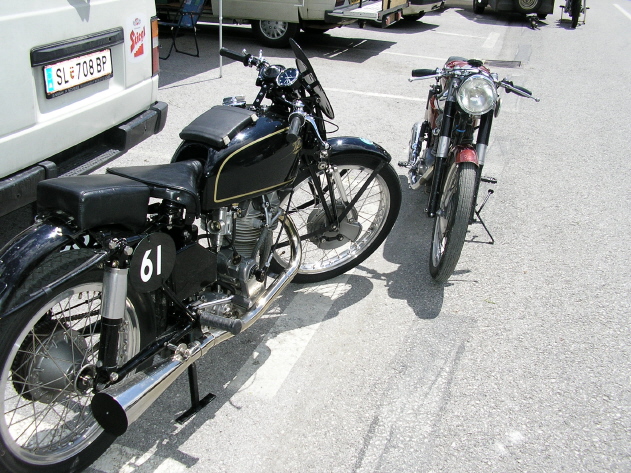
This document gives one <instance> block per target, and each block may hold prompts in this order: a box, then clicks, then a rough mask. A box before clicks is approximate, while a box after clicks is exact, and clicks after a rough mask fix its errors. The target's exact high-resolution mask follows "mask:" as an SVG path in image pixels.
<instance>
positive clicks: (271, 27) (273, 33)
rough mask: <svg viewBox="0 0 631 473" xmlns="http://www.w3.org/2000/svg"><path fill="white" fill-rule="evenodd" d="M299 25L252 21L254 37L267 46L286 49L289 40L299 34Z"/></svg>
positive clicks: (285, 22) (284, 22) (283, 22)
mask: <svg viewBox="0 0 631 473" xmlns="http://www.w3.org/2000/svg"><path fill="white" fill-rule="evenodd" d="M299 29H300V28H299V26H298V23H289V22H287V21H270V20H256V21H252V31H253V32H254V36H256V37H257V39H258V40H259V41H260V42H261V43H263V44H264V45H265V46H269V47H272V48H286V47H287V46H289V40H290V39H291V38H294V37H295V36H296V34H298V30H299Z"/></svg>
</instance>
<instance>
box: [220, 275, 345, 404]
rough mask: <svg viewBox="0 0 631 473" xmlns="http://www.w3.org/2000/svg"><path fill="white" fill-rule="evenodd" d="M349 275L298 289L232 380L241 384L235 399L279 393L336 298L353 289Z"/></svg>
mask: <svg viewBox="0 0 631 473" xmlns="http://www.w3.org/2000/svg"><path fill="white" fill-rule="evenodd" d="M348 276H349V274H348V273H347V274H345V275H344V276H340V278H338V279H336V280H335V281H336V282H332V283H328V284H320V285H314V286H306V287H304V288H301V289H299V290H298V292H300V293H301V294H300V295H299V296H298V297H296V298H295V299H294V300H293V301H292V302H291V303H290V304H289V306H288V307H287V309H286V311H285V314H279V316H278V320H277V321H276V323H275V324H274V327H272V329H271V330H270V331H269V332H268V334H267V335H266V336H265V338H264V339H263V341H262V342H261V343H260V344H259V346H258V347H256V350H254V353H253V355H252V358H250V359H249V360H248V361H247V362H246V363H245V364H244V365H243V366H242V367H241V369H240V370H239V372H238V373H237V375H236V376H235V378H234V380H233V381H232V382H231V383H230V384H233V385H235V386H236V387H237V388H238V392H237V393H235V394H234V395H233V399H238V398H239V397H241V396H253V397H256V398H258V399H267V400H269V399H272V398H273V397H274V396H275V395H276V393H277V392H278V390H279V389H280V387H281V386H282V384H283V383H284V382H285V379H286V378H287V376H288V375H289V372H290V371H291V369H292V368H293V367H294V365H295V364H296V362H297V361H298V360H299V359H300V357H301V356H302V353H303V352H304V350H305V348H307V345H308V344H309V342H310V341H311V338H312V337H313V335H314V334H315V333H316V332H317V331H318V328H319V327H320V323H321V322H322V319H323V318H324V316H325V315H326V314H327V313H328V312H329V309H330V308H331V306H332V305H333V302H334V301H335V300H336V299H338V298H339V297H341V296H343V295H344V294H346V292H348V291H349V290H350V288H351V286H350V285H349V284H347V281H348ZM228 389H229V388H228Z"/></svg>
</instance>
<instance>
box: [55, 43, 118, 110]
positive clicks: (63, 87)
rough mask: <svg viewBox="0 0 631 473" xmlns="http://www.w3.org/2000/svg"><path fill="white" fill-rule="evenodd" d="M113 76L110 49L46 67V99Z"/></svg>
mask: <svg viewBox="0 0 631 473" xmlns="http://www.w3.org/2000/svg"><path fill="white" fill-rule="evenodd" d="M113 75H114V72H113V70H112V53H111V51H110V50H109V49H103V50H102V51H96V52H93V53H90V54H85V55H84V56H79V57H75V58H72V59H67V60H65V61H61V62H58V63H56V64H50V65H48V66H44V84H45V87H46V98H49V99H51V98H53V97H57V96H58V95H61V94H65V93H67V92H71V91H73V90H76V89H80V88H81V87H85V86H86V85H89V84H93V83H95V82H100V81H102V80H106V79H109V78H110V77H113Z"/></svg>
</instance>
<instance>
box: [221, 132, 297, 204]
mask: <svg viewBox="0 0 631 473" xmlns="http://www.w3.org/2000/svg"><path fill="white" fill-rule="evenodd" d="M287 130H289V127H287V128H283V129H281V130H278V131H275V132H274V133H270V134H269V135H265V136H263V137H261V138H259V139H258V140H255V141H253V142H252V143H249V144H247V145H246V146H244V147H243V148H239V149H238V150H236V151H235V152H234V153H232V154H231V155H230V156H228V157H227V158H226V159H224V161H223V163H221V166H219V172H218V173H217V178H216V179H215V202H226V201H228V200H234V199H240V198H241V197H246V196H248V195H251V194H256V193H257V192H265V191H267V190H270V189H274V188H276V187H279V186H282V185H285V184H288V183H290V182H291V180H289V181H285V182H282V183H280V184H277V185H275V186H271V187H266V188H264V189H257V190H255V191H252V192H247V193H246V194H241V195H233V196H230V197H228V198H226V199H218V198H217V187H218V186H219V178H220V177H221V171H223V167H224V166H225V165H226V163H227V162H228V161H230V159H232V157H233V156H235V155H236V154H238V153H240V152H241V151H243V150H245V149H247V148H249V147H250V146H252V145H254V144H256V143H258V142H260V141H263V140H266V139H267V138H269V137H270V136H274V135H277V134H279V133H284V132H285V131H287Z"/></svg>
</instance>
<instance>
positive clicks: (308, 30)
mask: <svg viewBox="0 0 631 473" xmlns="http://www.w3.org/2000/svg"><path fill="white" fill-rule="evenodd" d="M329 29H330V28H313V27H311V26H303V27H302V31H304V32H305V33H307V34H317V35H321V34H324V33H326V32H327V31H329Z"/></svg>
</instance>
